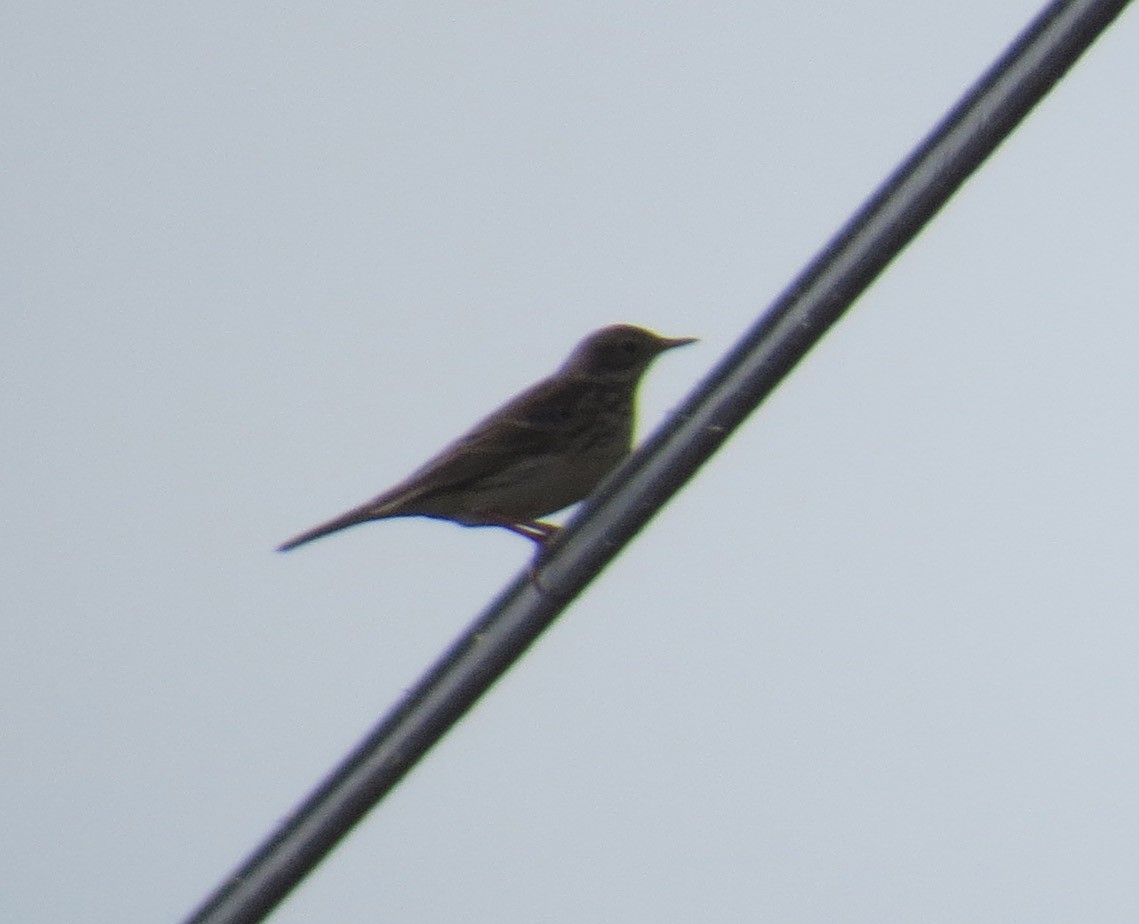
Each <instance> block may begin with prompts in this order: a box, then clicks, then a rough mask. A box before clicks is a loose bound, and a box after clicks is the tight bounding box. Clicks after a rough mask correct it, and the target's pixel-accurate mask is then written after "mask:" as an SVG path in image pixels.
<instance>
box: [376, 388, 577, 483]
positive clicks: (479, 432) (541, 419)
mask: <svg viewBox="0 0 1139 924" xmlns="http://www.w3.org/2000/svg"><path fill="white" fill-rule="evenodd" d="M589 388H590V384H589V383H588V382H577V381H572V380H570V381H567V380H565V379H547V380H545V381H542V382H539V383H538V384H536V385H533V386H532V387H530V388H528V389H527V390H526V391H524V392H522V393H521V394H519V395H517V396H516V397H514V398H512V399H511V400H510V401H508V402H507V403H506V404H504V405H503V406H502V407H500V408H499V409H498V410H497V411H495V412H494V413H493V414H491V415H490V416H488V417H486V418H485V419H484V420H482V421H481V422H480V423H478V424H476V425H475V426H474V427H473V428H471V430H470V431H468V432H467V433H466V434H464V435H463V436H461V437H460V438H459V439H458V440H456V441H455V442H454V443H452V444H451V445H449V446H448V447H447V448H446V449H444V450H443V451H442V452H440V453H439V454H438V455H437V456H435V457H434V458H433V459H431V460H430V461H429V462H427V463H426V464H425V465H423V466H422V467H421V468H419V469H418V470H417V471H416V472H414V473H413V474H412V475H411V476H410V477H409V478H408V479H407V480H406V481H404V482H403V483H402V484H400V485H397V486H396V487H395V488H393V489H392V490H391V491H389V492H387V494H386V495H381V497H382V498H385V499H387V500H388V501H391V502H398V503H399V504H401V505H402V504H405V503H410V502H413V501H414V500H416V499H420V498H424V497H429V496H431V495H434V494H436V493H441V492H447V491H457V490H462V489H464V488H466V487H468V486H470V485H473V484H476V483H477V482H479V481H480V480H482V479H484V478H488V477H491V476H493V475H494V474H495V473H496V472H499V471H502V470H503V469H505V468H507V467H508V466H510V465H511V464H512V463H516V462H518V461H519V460H522V459H526V458H530V457H535V456H544V455H547V454H550V453H556V452H559V451H561V450H562V448H563V446H564V440H565V438H566V435H567V434H566V430H567V427H568V428H573V426H574V420H575V418H576V417H577V416H578V408H579V407H580V405H581V402H582V400H583V398H585V397H586V395H587V392H588V390H589ZM380 500H381V498H376V501H377V502H379V501H380Z"/></svg>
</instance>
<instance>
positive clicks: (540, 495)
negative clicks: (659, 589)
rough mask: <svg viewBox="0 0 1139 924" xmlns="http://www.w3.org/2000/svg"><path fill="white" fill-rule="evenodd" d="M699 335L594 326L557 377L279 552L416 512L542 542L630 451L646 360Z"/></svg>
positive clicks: (520, 396) (518, 397)
mask: <svg viewBox="0 0 1139 924" xmlns="http://www.w3.org/2000/svg"><path fill="white" fill-rule="evenodd" d="M695 341H696V338H695V337H662V336H661V335H660V334H657V333H654V332H653V331H651V330H647V329H646V328H643V327H637V326H634V325H632V324H613V325H610V326H609V327H603V328H601V329H600V330H597V331H594V332H593V333H592V334H590V335H589V336H587V337H586V338H585V339H584V340H582V341H581V342H580V343H579V344H578V345H577V347H576V348H575V349H574V350H573V352H572V353H571V354H570V355H569V358H568V359H567V360H566V361H565V362H564V363H563V364H562V365H561V366H560V367H559V368H558V369H557V371H555V372H554V374H553V375H551V376H550V377H548V378H546V379H543V380H542V381H540V382H538V383H537V384H535V385H532V386H530V388H528V389H526V390H525V391H523V392H521V393H520V394H518V395H516V396H515V397H514V398H512V399H510V400H509V401H508V402H507V403H506V404H504V405H503V406H502V407H500V408H499V409H498V410H496V411H495V412H494V413H492V414H491V415H490V416H488V417H486V418H484V419H483V420H482V421H481V422H480V423H478V424H476V425H475V426H474V427H473V428H472V429H471V430H470V431H468V432H467V433H466V434H465V435H464V436H461V437H460V438H459V439H458V440H456V441H455V442H454V443H451V444H450V445H449V446H447V447H446V448H445V449H444V450H443V451H442V452H440V453H439V454H438V455H436V456H434V457H433V458H432V459H431V460H430V461H428V462H427V463H426V464H425V465H423V466H422V467H420V468H419V469H417V470H416V471H415V472H413V473H412V474H411V475H410V476H409V477H408V478H406V479H405V480H404V481H402V482H400V483H399V484H397V485H395V486H394V487H392V488H390V489H389V490H387V491H385V492H384V493H382V494H380V495H378V496H377V497H374V498H372V499H371V500H370V501H367V502H366V503H363V504H361V505H360V506H358V507H354V508H353V509H351V510H349V511H348V512H347V513H344V514H341V515H340V516H338V517H336V518H334V519H332V520H329V521H328V522H326V523H321V524H320V525H319V526H315V527H313V528H312V529H309V530H306V531H305V532H303V533H301V534H300V535H298V536H294V537H293V538H292V539H290V540H288V541H287V542H284V543H282V544H281V545H280V546H278V548H277V551H279V552H287V551H289V550H290V549H295V548H296V547H297V546H299V545H304V544H305V543H306V542H312V540H314V539H319V538H320V537H322V536H327V535H328V534H329V533H335V532H339V531H340V530H342V529H347V528H348V527H350V526H356V525H357V524H359V523H366V522H369V521H371V520H384V519H388V518H390V517H415V516H418V517H430V518H433V519H438V520H451V521H454V522H456V523H459V524H461V525H463V526H498V527H502V528H504V529H508V530H511V531H512V532H515V533H518V534H519V535H522V536H525V537H526V538H528V539H531V540H533V541H534V542H535V543H537V544H538V546H539V547H544V546H546V545H547V544H548V543H549V541H550V540H551V539H552V538H553V537H554V536H555V535H556V534H557V532H558V530H559V529H560V527H558V526H556V525H555V524H553V523H547V522H543V521H542V519H541V518H542V517H545V516H548V515H549V514H551V513H555V512H556V511H558V510H561V509H563V508H565V507H569V506H570V505H572V504H576V503H577V502H578V501H581V500H583V499H585V498H586V497H588V496H589V495H590V494H591V493H592V492H593V490H594V488H596V487H597V485H598V484H599V483H600V482H601V481H602V479H604V477H605V476H606V475H608V474H609V472H610V471H612V470H613V469H614V468H615V467H616V466H617V464H618V463H619V462H621V461H622V460H623V459H624V458H625V457H626V456H627V455H629V453H630V452H631V450H632V441H633V421H634V415H635V398H636V391H637V386H638V385H639V384H640V381H641V378H642V377H643V375H644V373H645V372H646V370H647V369H648V367H649V365H650V364H651V363H652V361H653V360H654V359H655V358H656V357H657V356H658V355H660V354H661V353H663V352H664V351H665V350H671V349H673V348H675V347H679V346H684V345H685V344H689V343H694V342H695Z"/></svg>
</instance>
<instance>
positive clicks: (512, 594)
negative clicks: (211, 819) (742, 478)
mask: <svg viewBox="0 0 1139 924" xmlns="http://www.w3.org/2000/svg"><path fill="white" fill-rule="evenodd" d="M1126 5H1127V2H1126V0H1113V2H1106V0H1067V2H1058V3H1055V4H1053V5H1051V6H1049V7H1048V8H1047V9H1046V10H1045V11H1044V12H1043V13H1042V14H1041V15H1040V16H1039V17H1038V18H1037V19H1036V20H1035V21H1034V22H1033V23H1032V24H1031V25H1030V26H1029V28H1028V29H1027V31H1026V32H1025V33H1024V34H1023V35H1022V36H1021V37H1020V38H1018V39H1017V40H1016V42H1014V43H1013V45H1012V47H1011V48H1010V49H1009V50H1008V51H1007V52H1006V53H1005V54H1004V56H1002V57H1001V59H1000V60H999V61H998V62H997V63H996V64H995V65H994V66H993V67H992V68H991V69H990V70H989V71H988V73H986V74H985V76H984V77H983V78H982V79H981V80H980V82H979V83H978V84H977V85H976V86H975V87H974V88H973V89H972V90H970V91H969V93H968V94H967V95H966V96H965V98H964V99H963V100H962V101H961V102H960V103H959V104H958V105H957V106H956V107H955V108H954V109H953V110H952V112H950V114H949V115H948V116H947V117H946V118H945V119H944V120H943V121H942V122H941V124H940V125H938V126H937V128H936V129H935V130H934V131H933V133H932V134H931V135H930V136H929V138H927V139H926V140H925V141H924V142H923V143H922V144H921V145H920V146H919V147H918V149H917V150H916V151H915V152H914V154H913V155H912V156H911V157H909V158H908V159H907V161H906V162H905V163H904V164H903V165H902V167H901V168H899V169H898V171H897V172H896V173H895V174H894V175H893V176H892V177H891V178H890V179H889V180H888V181H887V182H886V183H885V184H884V185H883V186H882V188H881V189H880V190H879V191H878V192H877V193H876V194H875V195H874V196H873V197H872V198H871V199H870V200H869V202H868V203H867V204H866V205H865V206H864V207H863V208H862V209H861V210H860V211H859V212H858V213H857V214H856V215H855V216H854V218H853V219H851V221H850V222H849V224H847V226H846V227H845V228H844V229H843V230H842V231H841V232H840V233H839V234H838V235H837V236H836V237H835V238H834V240H833V241H832V242H831V243H830V244H829V245H828V246H827V247H826V248H825V249H824V250H823V251H822V253H821V254H820V255H819V256H818V257H816V258H815V259H814V260H813V261H812V262H811V263H810V265H809V266H808V267H807V268H806V270H804V272H803V273H802V275H800V276H799V278H798V279H796V280H795V281H794V282H793V283H792V284H791V286H790V287H789V288H788V289H787V291H786V292H784V293H783V294H782V295H781V296H780V297H779V299H778V300H777V301H776V302H775V304H774V305H773V306H772V307H771V308H770V310H769V311H767V312H766V313H765V314H764V315H763V317H762V318H761V319H760V320H759V322H758V323H757V324H756V325H755V327H754V328H753V329H752V330H751V331H749V332H748V333H747V335H746V336H745V337H744V338H743V340H742V341H741V342H740V343H739V344H738V345H737V346H736V347H735V348H734V349H733V350H732V351H731V352H730V354H729V355H728V356H727V357H726V358H725V359H724V360H723V361H722V362H721V363H720V364H719V366H718V367H717V368H716V369H715V370H714V371H713V373H712V374H711V375H710V376H709V377H708V379H707V380H706V381H705V382H704V383H703V384H702V385H701V386H700V387H699V388H698V389H697V391H696V392H695V394H693V396H692V397H691V398H690V399H689V400H688V401H686V402H685V404H684V405H683V406H682V407H681V408H680V409H679V410H678V411H677V413H676V414H675V415H674V416H673V417H672V418H671V419H670V421H669V422H668V423H667V425H666V426H664V427H663V428H662V429H661V430H660V431H658V432H657V433H656V434H654V435H653V437H652V438H651V439H649V440H648V442H647V443H646V444H645V445H644V446H643V447H642V448H641V449H640V450H639V451H638V452H637V453H636V454H635V455H634V456H633V458H632V459H630V460H629V462H628V464H626V465H624V466H623V467H622V468H621V469H620V470H619V471H618V472H616V473H615V474H614V476H613V477H611V478H610V479H609V480H608V481H607V482H606V484H605V485H604V486H603V487H602V489H601V490H600V492H599V493H598V495H597V496H596V497H595V498H594V500H593V501H592V502H591V503H589V504H588V505H587V508H586V509H585V510H583V511H582V512H581V514H580V515H579V516H577V517H576V518H575V519H574V520H573V522H572V523H571V524H570V527H569V528H568V529H567V530H566V532H565V534H564V538H563V539H562V540H560V541H559V542H558V544H557V547H556V548H555V549H554V550H553V552H552V554H551V555H550V556H549V558H548V559H547V561H546V562H545V563H544V564H543V565H542V566H541V568H540V570H539V572H538V576H537V582H535V581H534V580H531V577H530V575H528V574H527V575H523V576H521V577H519V578H518V579H517V580H516V581H515V582H514V584H513V585H512V586H510V587H509V588H507V590H506V591H505V592H504V593H503V594H502V595H501V596H500V597H499V598H498V599H497V600H496V601H494V603H492V604H491V606H490V607H489V608H488V609H487V610H486V612H485V613H484V614H483V615H482V616H480V617H479V619H478V620H477V621H476V622H475V623H474V624H473V626H472V627H471V628H470V629H469V630H468V631H467V632H466V633H465V634H464V635H463V636H462V637H461V638H460V639H459V640H458V641H457V642H456V643H455V644H454V646H453V647H452V648H451V650H450V651H448V652H447V653H446V654H445V655H444V656H443V658H442V659H441V660H440V661H439V662H438V663H437V664H436V665H435V666H434V667H433V668H432V669H431V670H430V671H429V672H428V673H427V675H426V676H425V677H424V678H423V679H422V680H421V681H420V682H419V684H418V685H417V686H416V687H415V688H414V689H413V690H411V691H410V692H409V693H408V695H407V696H406V697H405V698H404V700H403V701H402V702H401V703H399V704H398V705H397V706H396V708H395V709H394V710H393V711H392V712H391V714H390V715H388V717H387V718H386V719H384V721H383V722H382V723H381V724H380V725H379V726H378V727H377V728H376V729H375V730H374V731H373V732H372V733H371V734H370V735H369V736H368V737H367V738H366V739H365V740H364V741H363V742H362V743H361V744H360V745H359V747H358V748H357V749H356V750H355V752H354V753H352V754H351V755H350V756H349V757H348V758H347V759H346V760H345V761H344V763H343V764H342V765H341V766H340V767H338V768H337V769H336V770H335V771H334V772H333V773H332V775H331V776H330V777H329V778H328V779H327V780H326V781H325V782H324V783H323V784H322V785H321V786H320V787H319V788H318V789H317V790H316V792H314V793H313V794H312V795H311V796H310V797H309V799H308V800H307V801H306V802H305V803H304V804H303V805H302V806H301V807H300V808H299V809H298V810H297V811H296V812H295V814H294V815H293V816H292V817H291V818H290V819H289V820H288V821H286V822H285V824H284V825H283V826H282V827H281V828H280V830H279V831H278V832H277V833H275V834H274V835H273V836H272V837H271V838H270V839H269V840H268V841H267V842H266V843H265V844H264V845H263V846H262V847H261V848H260V849H258V850H257V852H256V853H254V854H253V855H252V856H251V857H250V858H249V859H248V860H247V861H246V863H245V864H244V865H243V866H242V867H241V868H240V869H239V870H238V871H237V872H236V873H234V874H233V876H231V877H230V878H228V879H227V880H226V881H225V882H224V883H222V885H221V886H220V887H219V889H218V890H217V892H216V893H214V895H213V896H211V897H210V898H209V899H208V900H207V901H206V903H205V904H204V905H203V906H202V907H201V908H200V909H199V910H198V911H197V912H196V913H195V914H194V916H193V917H192V918H190V919H189V920H190V922H191V924H249V922H256V921H260V920H262V919H263V917H264V916H265V915H266V914H268V913H269V912H270V911H271V910H272V909H273V907H274V906H275V905H276V904H277V903H278V902H280V901H281V899H282V898H284V896H285V895H287V894H288V892H289V891H290V890H291V889H292V888H293V887H294V886H295V885H296V884H297V883H298V882H299V881H300V880H301V879H302V878H303V877H304V876H305V875H306V874H307V873H308V872H309V871H310V870H311V869H312V868H313V867H314V866H315V865H316V864H317V863H318V862H319V861H320V860H321V859H322V858H323V857H324V856H325V855H326V854H327V853H328V851H329V850H330V849H331V848H332V847H333V846H334V845H335V844H336V843H337V841H339V839H340V838H341V837H343V836H344V835H345V834H346V833H347V832H348V831H349V830H350V829H351V828H352V826H353V825H354V824H356V822H358V821H359V820H360V818H361V817H362V816H363V815H364V814H365V813H366V812H367V811H368V810H369V809H370V808H371V807H372V806H373V805H375V803H376V802H377V801H378V800H379V799H381V798H382V797H383V796H384V795H385V794H386V793H387V792H388V791H389V790H390V789H391V788H392V787H393V786H394V785H395V784H396V783H397V782H398V781H399V780H400V779H401V778H402V777H403V775H404V774H405V773H406V772H407V771H408V770H409V769H410V768H411V767H412V766H413V765H414V764H415V763H416V761H418V760H419V758H420V757H422V756H423V754H424V753H425V752H426V751H427V750H428V748H430V747H431V746H432V745H433V744H434V743H435V742H436V741H438V740H439V738H440V737H441V736H442V735H443V734H444V733H445V732H446V731H447V730H448V729H449V728H450V727H451V725H453V724H454V723H455V722H456V721H457V720H458V719H459V718H460V717H461V716H462V715H463V714H464V713H465V712H466V711H467V710H468V709H469V708H470V707H471V705H472V704H473V703H474V702H475V701H476V700H477V699H478V697H479V696H481V695H482V694H483V693H484V692H485V691H486V689H487V688H488V687H489V686H490V685H491V684H492V683H493V682H494V681H495V680H496V679H497V678H498V677H499V676H500V675H501V674H502V673H503V672H504V671H505V670H506V669H507V668H508V667H509V666H510V665H511V664H512V663H513V662H514V661H515V659H516V658H518V657H519V655H521V654H522V652H523V651H525V650H526V648H527V646H529V645H530V644H531V643H532V642H533V641H534V640H535V639H536V638H537V637H538V636H539V635H540V634H541V633H542V631H543V630H544V629H546V627H547V626H549V624H550V623H551V622H552V621H553V619H554V618H555V617H556V616H557V615H558V613H560V612H561V610H562V609H563V608H564V607H565V606H566V604H567V603H569V601H570V600H572V599H573V598H574V597H575V596H576V595H577V594H578V593H579V592H580V591H581V590H582V588H584V587H585V586H586V584H588V583H589V581H590V580H592V579H593V578H594V577H595V576H596V575H597V573H598V572H599V571H600V570H601V568H602V567H604V566H605V564H606V563H607V562H608V561H609V560H610V559H611V558H612V557H613V556H614V555H616V554H617V552H618V551H620V549H621V548H622V546H623V545H624V544H625V543H626V542H627V541H628V540H629V539H630V538H631V537H632V536H633V535H634V534H635V533H636V532H637V530H639V529H640V528H641V527H642V526H643V525H644V524H645V523H646V522H647V521H648V520H649V518H650V517H652V515H653V514H654V513H656V511H657V510H658V509H659V508H660V507H661V506H662V505H663V504H664V503H665V502H666V501H667V500H668V499H669V498H670V497H671V496H672V495H673V494H674V493H675V492H676V491H677V490H679V489H680V487H681V486H682V485H683V484H684V483H685V482H686V481H687V480H688V479H689V478H690V477H691V476H692V474H693V473H694V472H695V471H696V469H697V468H698V467H699V466H700V465H701V464H702V463H703V462H704V461H705V460H706V459H707V458H708V457H709V456H710V455H711V454H712V453H713V452H714V451H715V450H716V449H717V448H718V447H719V446H720V444H721V443H722V442H723V441H724V440H725V439H726V438H727V436H728V435H729V434H730V433H731V431H732V430H733V429H734V428H735V427H736V426H738V425H739V423H740V422H741V421H742V420H743V419H744V417H746V416H747V414H748V413H750V412H751V411H752V410H754V409H755V407H756V406H757V405H758V404H759V403H760V402H761V401H762V400H763V399H764V398H765V397H766V396H767V395H768V394H769V393H770V392H771V390H772V389H773V388H774V387H775V386H776V384H778V382H779V381H780V380H781V379H782V378H783V376H785V375H786V374H787V373H788V372H789V371H790V370H791V369H792V368H793V367H794V366H795V364H796V363H797V362H798V361H799V360H800V359H802V358H803V356H804V354H805V353H806V352H807V350H808V349H810V347H811V346H812V345H814V343H815V342H816V341H818V340H819V338H820V337H822V335H823V334H824V333H825V332H826V331H827V329H828V328H829V327H830V326H831V325H832V324H833V323H834V322H835V321H836V320H837V319H838V318H839V317H840V316H841V315H842V313H843V312H844V311H845V310H846V309H847V308H848V307H849V305H850V304H851V302H853V301H854V299H855V298H856V297H857V296H858V295H859V294H860V293H861V292H862V291H863V290H864V289H865V288H866V287H867V286H868V285H869V284H870V283H871V281H873V279H874V278H875V277H876V276H877V275H878V274H879V273H880V272H881V271H882V270H883V269H884V268H885V266H886V265H887V264H888V263H889V262H890V260H892V259H893V258H894V256H895V255H896V254H897V253H898V252H899V251H900V250H901V249H902V248H903V247H904V246H905V245H906V244H907V243H909V241H910V240H911V239H912V238H913V237H914V235H915V234H917V232H918V231H919V230H920V229H921V228H922V226H923V225H924V224H925V223H926V222H927V221H929V219H930V218H931V217H932V216H933V215H934V214H935V213H936V212H937V210H938V209H940V208H941V206H942V205H944V204H945V202H946V201H947V200H948V199H949V197H950V196H951V195H952V194H953V192H954V191H955V190H956V189H957V188H958V187H959V186H960V185H961V184H962V183H963V182H964V181H965V179H966V178H967V177H968V176H969V175H970V174H971V173H972V172H973V171H974V170H975V169H976V168H977V166H978V165H979V164H980V163H981V162H982V161H983V160H984V159H985V157H987V156H988V155H989V154H990V153H991V152H992V151H993V149H994V148H996V146H997V145H998V144H999V143H1000V142H1001V141H1002V140H1003V139H1004V138H1005V137H1006V136H1007V135H1008V134H1009V133H1010V132H1011V131H1012V130H1013V129H1014V128H1015V127H1016V125H1017V123H1019V122H1020V120H1021V119H1022V118H1024V116H1025V115H1026V114H1027V113H1028V111H1029V110H1030V109H1031V108H1032V107H1033V106H1034V105H1035V104H1036V103H1037V102H1038V101H1039V100H1040V99H1041V98H1042V97H1043V96H1044V95H1045V94H1046V93H1047V92H1048V90H1049V89H1050V88H1051V87H1052V85H1053V84H1054V83H1055V82H1056V81H1057V80H1059V79H1060V77H1061V76H1062V75H1063V74H1064V72H1065V71H1067V69H1068V68H1069V67H1071V65H1072V64H1073V63H1074V62H1075V60H1076V59H1077V58H1078V57H1079V55H1080V54H1081V53H1082V52H1083V51H1084V50H1085V49H1086V48H1087V47H1088V46H1089V45H1090V44H1091V43H1092V41H1093V40H1094V39H1095V38H1096V36H1097V35H1098V34H1099V33H1100V32H1101V31H1103V29H1105V28H1106V27H1107V26H1108V25H1109V24H1110V22H1111V21H1112V19H1114V18H1115V17H1116V16H1117V15H1118V14H1119V13H1120V12H1121V11H1122V10H1123V8H1124V7H1125V6H1126Z"/></svg>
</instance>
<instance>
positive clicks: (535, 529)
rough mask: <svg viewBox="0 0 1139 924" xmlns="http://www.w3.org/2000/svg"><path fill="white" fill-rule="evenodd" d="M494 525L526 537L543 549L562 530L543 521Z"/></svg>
mask: <svg viewBox="0 0 1139 924" xmlns="http://www.w3.org/2000/svg"><path fill="white" fill-rule="evenodd" d="M494 525H495V526H501V527H502V528H503V529H508V530H510V531H511V532H512V533H518V535H519V536H525V537H526V538H527V539H530V540H532V541H534V542H536V543H537V544H538V545H539V546H543V547H544V546H545V545H546V543H547V542H549V541H550V540H551V539H553V538H554V536H556V535H557V534H558V531H559V530H560V529H561V527H560V526H555V525H554V524H553V523H543V522H542V521H541V520H525V521H523V522H521V523H509V522H505V521H504V522H500V523H495V524H494Z"/></svg>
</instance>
